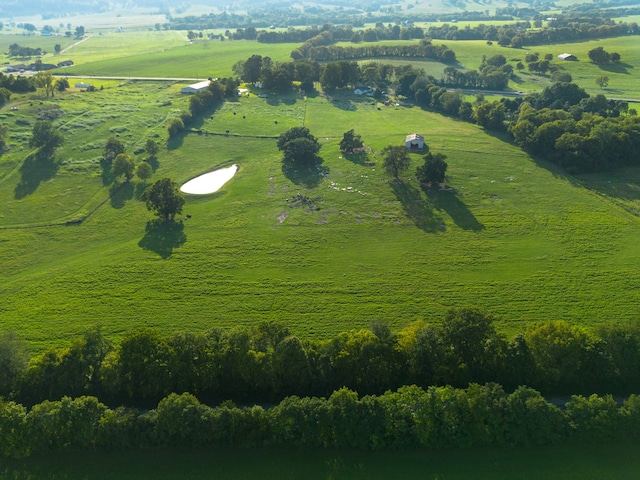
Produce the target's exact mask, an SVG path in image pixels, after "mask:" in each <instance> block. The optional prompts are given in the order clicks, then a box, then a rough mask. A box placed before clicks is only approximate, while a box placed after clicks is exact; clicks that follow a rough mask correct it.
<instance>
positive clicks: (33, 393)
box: [0, 308, 640, 408]
mask: <svg viewBox="0 0 640 480" xmlns="http://www.w3.org/2000/svg"><path fill="white" fill-rule="evenodd" d="M0 368H2V372H0V373H1V375H0V379H2V383H1V384H0V395H2V396H4V397H5V398H12V399H14V400H15V401H17V402H20V403H22V404H24V405H27V406H31V405H34V404H36V403H39V402H42V401H45V400H58V399H60V398H61V397H62V396H65V395H68V396H71V397H77V396H81V395H94V396H97V397H98V398H100V399H101V400H102V401H105V402H107V403H108V404H109V405H121V404H125V405H138V406H141V407H146V408H151V407H152V406H154V405H155V404H156V403H157V402H158V401H159V400H160V399H162V398H163V397H165V396H166V395H168V394H170V393H172V392H176V393H183V392H189V393H192V394H194V395H196V396H197V397H198V398H199V399H200V400H202V401H204V402H206V403H210V404H215V403H218V402H220V401H223V400H233V401H236V402H243V403H250V404H254V403H260V404H264V403H270V402H275V401H280V400H282V399H283V398H285V397H287V396H290V395H299V396H316V397H327V396H329V395H331V393H332V392H333V391H335V390H337V389H339V388H341V387H343V386H346V387H347V388H350V389H352V390H354V391H357V392H358V393H359V394H360V395H371V394H382V393H383V392H385V391H387V390H389V389H396V388H399V387H401V386H403V385H414V384H415V385H418V386H420V387H423V388H428V387H430V386H433V385H441V386H444V385H453V386H455V387H466V386H467V385H468V384H469V383H473V382H475V383H486V382H495V383H498V384H501V385H503V387H504V388H505V389H507V390H508V391H512V390H514V389H516V388H517V387H518V386H520V385H527V386H529V387H532V388H535V389H536V390H539V391H541V392H542V393H544V394H545V395H562V394H575V393H582V394H591V393H594V392H597V393H603V394H605V393H617V394H625V395H628V394H631V393H634V392H637V388H638V385H639V384H640V330H639V329H638V328H637V327H631V326H628V327H622V326H607V327H602V328H601V329H599V330H598V331H597V332H595V333H591V332H589V331H586V330H584V329H582V328H580V327H577V326H573V325H570V324H568V323H566V322H562V321H556V322H547V323H541V324H538V325H534V326H532V327H530V328H528V329H527V330H526V331H525V332H522V333H521V334H518V335H516V336H515V337H513V338H511V339H507V338H505V337H504V336H503V335H500V334H499V333H497V332H496V331H495V329H494V327H493V317H492V316H491V315H489V314H486V313H484V312H482V311H479V310H477V309H474V308H462V309H457V310H452V311H450V312H449V314H448V315H447V316H446V317H445V318H444V319H443V322H442V325H431V324H426V323H422V322H418V323H414V324H412V325H410V326H408V327H406V328H405V329H403V330H401V331H399V332H391V331H390V330H389V329H388V328H387V326H386V325H385V324H383V323H376V324H374V325H372V327H371V328H370V329H363V330H351V331H348V332H343V333H341V334H339V335H338V336H336V337H335V338H332V339H327V340H322V341H313V340H304V339H301V338H299V337H297V336H295V335H292V333H291V332H290V331H289V330H288V329H287V328H286V327H285V326H283V325H280V324H276V323H266V324H261V325H258V326H254V327H244V328H237V329H232V330H220V329H213V330H211V331H209V332H206V333H197V334H196V333H188V332H187V333H179V334H175V335H170V336H164V335H161V334H160V333H158V332H157V331H154V330H149V329H145V330H134V331H130V332H128V333H126V334H125V335H124V336H123V338H122V339H121V340H119V341H118V342H117V343H115V344H112V343H111V342H110V341H109V340H108V339H106V338H104V337H103V336H102V335H101V334H100V330H99V329H97V328H94V329H91V330H90V331H88V332H87V333H86V334H85V335H84V336H82V337H80V338H78V339H76V340H75V341H74V342H73V343H72V344H71V345H69V346H67V347H63V348H51V349H49V350H47V351H45V352H44V353H42V354H39V355H37V356H35V357H33V358H30V359H29V358H28V355H27V352H26V350H25V346H24V343H23V342H21V341H20V339H19V338H17V337H16V336H15V335H10V334H5V335H3V336H2V338H1V342H0Z"/></svg>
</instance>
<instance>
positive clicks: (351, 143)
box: [340, 128, 364, 152]
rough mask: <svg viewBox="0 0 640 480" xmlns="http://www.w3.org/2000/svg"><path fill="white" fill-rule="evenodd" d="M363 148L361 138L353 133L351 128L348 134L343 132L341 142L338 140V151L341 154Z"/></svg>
mask: <svg viewBox="0 0 640 480" xmlns="http://www.w3.org/2000/svg"><path fill="white" fill-rule="evenodd" d="M363 146H364V143H363V142H362V137H361V136H360V135H358V134H357V133H355V131H354V130H353V128H352V129H351V130H349V131H348V132H344V134H343V135H342V140H340V150H342V151H343V152H353V151H354V150H357V149H359V148H362V147H363Z"/></svg>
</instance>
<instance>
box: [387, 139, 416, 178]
mask: <svg viewBox="0 0 640 480" xmlns="http://www.w3.org/2000/svg"><path fill="white" fill-rule="evenodd" d="M382 154H383V155H384V163H383V164H384V170H385V172H387V174H388V175H391V176H393V177H394V178H395V179H396V180H399V177H398V175H400V173H402V172H404V171H405V170H406V169H407V168H409V163H410V161H411V159H410V158H409V152H408V151H407V148H406V147H404V146H402V147H399V146H394V145H388V146H386V147H384V148H383V149H382Z"/></svg>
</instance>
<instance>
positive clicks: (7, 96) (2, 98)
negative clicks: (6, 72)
mask: <svg viewBox="0 0 640 480" xmlns="http://www.w3.org/2000/svg"><path fill="white" fill-rule="evenodd" d="M9 100H11V92H10V91H9V90H8V89H6V88H4V87H0V108H2V107H4V105H5V103H9Z"/></svg>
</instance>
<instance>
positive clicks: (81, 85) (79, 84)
mask: <svg viewBox="0 0 640 480" xmlns="http://www.w3.org/2000/svg"><path fill="white" fill-rule="evenodd" d="M74 87H75V88H91V84H90V83H76V84H75V85H74Z"/></svg>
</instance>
